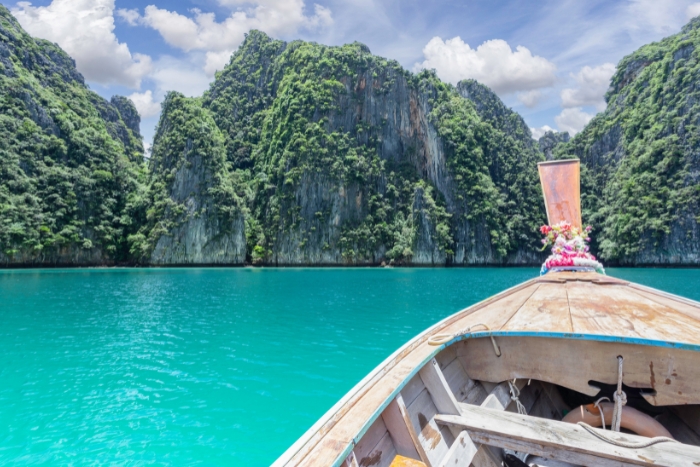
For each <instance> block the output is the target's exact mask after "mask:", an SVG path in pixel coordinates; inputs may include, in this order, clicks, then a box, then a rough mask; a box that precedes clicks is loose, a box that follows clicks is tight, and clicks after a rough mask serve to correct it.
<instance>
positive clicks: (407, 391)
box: [401, 375, 425, 405]
mask: <svg viewBox="0 0 700 467" xmlns="http://www.w3.org/2000/svg"><path fill="white" fill-rule="evenodd" d="M423 389H425V384H423V380H422V379H421V378H420V376H418V375H415V376H414V377H413V378H411V380H410V381H409V382H408V383H406V386H404V388H403V389H402V390H401V396H402V397H403V401H404V403H405V404H406V405H411V404H413V401H414V400H416V397H418V394H420V393H421V392H422V391H423Z"/></svg>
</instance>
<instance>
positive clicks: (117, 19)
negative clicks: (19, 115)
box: [3, 0, 700, 147]
mask: <svg viewBox="0 0 700 467" xmlns="http://www.w3.org/2000/svg"><path fill="white" fill-rule="evenodd" d="M3 2H4V4H5V6H7V7H8V8H9V9H10V11H11V12H12V13H13V14H14V15H15V17H16V18H17V19H18V20H19V22H20V23H21V24H22V26H23V27H24V28H25V29H26V30H27V31H28V32H29V33H30V34H32V35H33V36H36V37H41V38H44V39H48V40H50V41H53V42H56V43H57V44H58V45H60V46H61V47H62V48H63V49H64V50H65V51H66V52H68V53H69V54H70V55H71V56H72V57H73V58H74V59H75V61H76V65H77V67H78V70H79V71H80V72H81V73H82V74H83V75H84V76H85V79H86V81H87V82H88V84H89V86H90V88H91V89H93V90H94V91H95V92H97V93H99V94H100V95H102V96H104V97H105V98H107V99H109V98H110V97H111V96H113V95H115V94H120V95H125V96H127V97H129V98H131V99H132V101H134V104H135V105H136V108H137V109H138V111H139V113H140V115H141V118H142V122H141V132H142V134H143V135H144V142H145V144H146V146H147V147H150V143H151V142H152V140H153V135H154V132H155V127H156V125H157V122H158V117H159V114H160V102H161V101H162V99H163V97H164V95H165V93H166V92H167V91H171V90H175V91H179V92H181V93H183V94H185V95H187V96H199V95H201V94H202V93H203V92H204V91H205V90H206V89H207V88H208V87H209V84H210V83H211V82H212V81H213V79H214V74H215V72H216V71H217V70H220V69H222V68H223V67H224V66H225V65H226V63H228V60H229V58H230V55H231V54H232V53H233V52H234V51H235V50H236V49H237V48H238V46H239V45H240V44H241V42H242V41H243V39H244V37H245V36H244V34H245V33H246V32H247V31H249V30H250V29H259V30H262V31H264V32H266V33H267V34H269V35H270V36H272V37H274V38H277V39H282V40H295V39H303V40H308V41H315V42H318V43H321V44H327V45H342V44H346V43H350V42H355V41H359V42H362V43H364V44H366V45H367V46H368V47H369V48H370V50H371V51H372V53H374V54H376V55H380V56H383V57H386V58H390V59H394V60H397V61H398V62H399V63H401V65H403V66H404V67H405V68H406V69H409V70H411V71H414V72H416V71H419V70H421V69H423V68H433V69H435V70H436V71H437V74H438V76H439V77H440V78H441V79H442V80H444V81H447V82H450V83H453V84H456V83H457V82H458V81H460V80H462V79H465V78H473V79H476V80H477V81H479V82H481V83H484V84H486V85H488V86H489V87H490V88H491V89H493V90H494V91H495V92H496V93H497V94H498V95H499V96H500V97H501V99H503V101H504V102H505V103H506V105H508V106H509V107H511V108H512V109H513V110H515V111H517V112H518V113H520V114H521V115H522V116H523V118H524V119H525V121H526V122H527V124H528V125H529V126H530V128H531V129H532V132H533V137H539V136H540V135H541V134H542V133H543V132H544V131H545V130H548V129H554V130H558V131H568V132H569V133H570V134H572V135H573V134H575V133H576V132H578V131H580V130H581V129H582V128H583V127H584V125H585V124H586V123H587V122H588V121H589V120H590V119H591V118H592V117H593V116H594V115H595V114H596V113H597V112H600V111H603V110H604V109H605V101H604V99H603V96H604V94H605V91H606V90H607V88H608V85H609V83H610V78H611V76H612V75H613V73H614V71H615V66H616V64H617V63H618V62H619V61H620V60H621V59H622V58H623V57H624V56H625V55H627V54H629V53H631V52H633V51H634V50H636V49H637V48H639V47H640V46H642V45H644V44H647V43H650V42H654V41H658V40H659V39H662V38H663V37H666V36H669V35H671V34H675V33H677V32H678V31H679V30H680V29H681V27H682V26H683V25H684V24H685V23H686V22H687V21H688V20H689V19H690V18H692V17H694V16H697V15H700V2H694V1H690V0H617V1H615V0H537V1H528V0H488V1H487V0H480V1H475V0H463V1H457V0H432V1H425V0H422V1H417V0H318V1H313V0H250V1H249V0H148V1H138V0H34V1H32V2H28V1H20V2H16V3H7V2H5V0H3Z"/></svg>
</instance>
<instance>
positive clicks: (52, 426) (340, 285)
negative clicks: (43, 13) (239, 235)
mask: <svg viewBox="0 0 700 467" xmlns="http://www.w3.org/2000/svg"><path fill="white" fill-rule="evenodd" d="M609 273H610V274H611V275H614V276H618V277H623V278H626V279H630V280H634V281H636V282H640V283H643V284H647V285H650V286H654V287H657V288H661V289H664V290H667V291H670V292H673V293H677V294H680V295H685V296H687V297H691V298H694V299H696V300H700V270H687V269H686V270H673V269H656V270H654V269H636V270H632V269H629V270H625V269H618V270H610V271H609ZM536 274H537V270H536V269H530V268H526V269H525V268H521V269H515V268H513V269H94V270H19V271H0V355H1V356H2V359H1V360H0V465H8V464H9V465H77V466H82V465H105V464H109V465H174V466H186V465H187V466H189V465H211V466H230V465H234V466H265V465H269V464H270V463H271V462H272V461H274V459H276V458H277V456H279V455H280V454H281V453H282V452H283V451H284V450H285V449H286V448H287V447H288V446H289V445H290V444H291V443H292V442H294V440H295V439H296V438H298V437H299V436H300V435H301V434H302V433H303V432H304V431H306V429H307V428H308V427H309V426H310V425H312V424H313V423H314V422H315V421H316V420H317V419H318V418H319V417H320V416H321V415H322V414H323V413H324V412H325V411H326V410H327V409H328V408H329V407H331V406H332V405H333V404H334V403H335V402H336V401H337V400H338V399H339V398H340V397H341V396H342V395H343V394H344V393H345V392H346V391H348V390H349V389H350V388H351V387H352V386H353V385H355V383H357V381H359V380H360V379H361V378H362V377H364V375H365V374H367V373H368V372H369V371H370V370H372V368H374V367H375V366H376V365H377V364H378V363H380V362H381V361H382V360H383V359H384V358H385V357H386V356H388V355H389V354H391V353H392V352H393V351H394V350H395V349H396V348H398V347H399V346H400V345H402V344H403V343H404V342H406V341H407V340H408V339H410V338H411V337H413V336H414V335H416V334H417V333H419V332H420V331H422V330H423V329H425V328H426V327H428V326H430V325H431V324H433V323H435V322H436V321H438V320H440V319H442V318H444V317H445V316H448V315H450V314H452V313H454V312H456V311H458V310H460V309H461V308H464V307H466V306H468V305H471V304H473V303H475V302H477V301H479V300H481V299H484V298H486V297H488V296H490V295H492V294H494V293H497V292H499V291H501V290H503V289H505V288H507V287H510V286H513V285H515V284H517V283H519V282H522V281H524V280H526V279H529V278H531V277H534V276H535V275H536Z"/></svg>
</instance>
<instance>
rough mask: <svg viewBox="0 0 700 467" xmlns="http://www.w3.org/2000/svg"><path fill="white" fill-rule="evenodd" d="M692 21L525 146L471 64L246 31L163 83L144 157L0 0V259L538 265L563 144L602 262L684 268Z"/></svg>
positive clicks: (692, 243)
mask: <svg viewBox="0 0 700 467" xmlns="http://www.w3.org/2000/svg"><path fill="white" fill-rule="evenodd" d="M699 21H700V20H697V19H696V20H693V21H692V22H691V23H690V24H689V25H688V26H686V27H685V28H684V29H683V31H682V32H681V33H680V34H678V35H676V36H673V37H670V38H668V39H665V40H664V41H661V42H659V43H655V44H651V45H649V46H646V47H643V48H641V49H640V50H639V51H637V52H635V53H634V54H632V55H630V56H629V57H626V58H625V59H623V60H622V61H621V62H620V65H619V66H618V70H617V73H616V74H615V76H614V77H613V79H612V83H611V87H610V91H609V92H608V94H607V97H606V99H607V102H608V108H607V110H606V111H605V112H603V113H602V114H599V115H598V116H596V117H595V118H594V119H593V120H592V121H591V122H590V124H589V125H588V126H587V127H586V128H585V129H584V130H583V131H582V132H581V133H579V134H578V135H576V137H575V138H573V139H571V140H569V138H568V134H566V133H547V134H545V135H544V136H543V137H542V138H541V139H540V140H539V141H538V142H535V141H534V140H533V139H532V137H531V133H530V130H529V128H528V127H527V125H526V124H525V122H524V121H523V119H522V117H520V116H519V115H518V114H517V113H515V112H513V111H512V110H510V109H509V108H507V107H506V106H505V105H504V104H503V102H501V100H500V99H499V98H498V97H497V96H496V95H495V94H494V93H493V92H491V90H489V89H488V88H487V87H486V86H483V85H481V84H479V83H477V82H475V81H471V80H466V81H463V82H461V83H459V84H458V85H457V86H451V85H448V84H445V83H443V82H441V81H440V80H439V79H438V78H437V77H436V76H435V74H434V73H433V72H429V71H424V72H421V73H418V74H412V73H410V72H408V71H406V70H404V69H403V68H402V67H401V66H400V65H399V64H398V63H396V62H394V61H390V60H386V59H383V58H381V57H376V56H374V55H372V54H371V53H370V51H369V49H368V48H367V47H366V46H364V45H362V44H359V43H354V44H348V45H345V46H342V47H326V46H322V45H319V44H315V43H306V42H302V41H295V42H290V43H286V42H282V41H276V40H272V39H271V38H269V37H268V36H266V35H265V34H263V33H261V32H259V31H251V32H250V33H249V34H248V35H247V37H246V40H245V41H244V43H243V44H242V45H241V47H240V48H239V50H238V51H237V52H236V53H235V54H234V55H233V56H232V57H231V61H230V63H229V64H228V65H227V66H226V68H225V69H224V70H223V71H222V72H220V73H219V74H217V78H216V80H215V81H214V83H212V85H211V87H210V89H209V90H208V91H207V92H206V93H204V95H203V96H201V97H199V98H186V97H184V96H182V95H180V94H177V93H170V94H169V95H168V96H167V98H166V99H165V102H164V104H163V112H162V114H161V119H160V122H159V124H158V128H157V131H156V137H155V140H154V144H153V148H152V149H153V151H152V157H151V158H150V159H149V161H148V162H147V163H144V160H143V145H142V141H141V136H140V134H139V125H140V119H139V116H138V113H137V111H136V109H135V108H134V106H133V103H131V102H130V101H129V100H128V99H126V98H123V97H119V96H115V97H113V98H112V99H111V101H110V102H108V101H106V100H104V99H102V98H101V97H99V96H98V95H97V94H95V93H93V92H91V91H90V90H89V89H88V88H87V87H86V86H85V83H84V80H83V78H82V76H81V75H80V74H79V73H78V72H77V71H76V69H75V64H74V62H73V61H72V59H71V58H70V57H68V56H67V55H66V54H65V53H64V52H63V51H61V50H60V48H58V47H57V46H56V45H55V44H50V43H48V42H46V41H41V40H35V39H32V38H31V37H29V36H28V35H27V34H26V33H24V31H22V29H21V28H20V26H19V25H18V24H17V22H16V21H15V20H14V18H12V16H11V15H10V14H9V12H8V11H7V10H6V9H5V8H4V7H2V6H0V98H1V99H0V100H1V101H2V103H3V104H2V105H3V112H2V114H0V264H1V265H5V266H13V265H54V264H55V265H102V264H154V265H185V264H187V265H192V264H212V265H213V264H216V265H224V264H225V265H241V264H245V263H252V264H262V265H372V264H380V263H382V262H386V263H389V264H403V265H486V264H494V265H505V264H540V263H541V261H542V259H543V254H542V253H540V252H539V249H538V248H537V246H538V245H539V234H538V227H539V226H540V225H541V224H542V223H544V222H545V221H546V218H545V214H544V206H543V201H542V195H541V190H540V187H539V178H538V175H537V168H536V165H537V162H539V161H542V160H545V157H546V158H547V159H551V158H567V157H578V158H580V159H581V160H582V163H583V169H582V185H583V186H582V193H583V198H582V199H583V208H584V219H585V220H586V221H587V222H589V223H591V224H593V225H594V226H596V228H597V229H598V230H597V231H596V234H595V235H594V241H597V243H594V249H596V250H597V251H599V252H600V253H601V256H602V258H603V260H605V261H606V262H607V263H608V264H611V263H612V264H614V263H618V264H698V263H700V240H699V238H700V228H699V227H698V219H700V206H699V204H700V201H699V198H700V196H699V195H698V193H700V150H699V149H698V148H700V136H699V135H698V130H697V128H696V127H697V123H696V122H697V121H698V119H700V114H699V112H700V110H699V109H700V107H699V106H698V102H700V88H698V86H697V81H698V80H697V77H698V73H699V72H700V68H699V67H700V61H699V60H700V55H698V47H697V45H700V44H699V43H700V33H699V32H698V30H699V25H698V23H699Z"/></svg>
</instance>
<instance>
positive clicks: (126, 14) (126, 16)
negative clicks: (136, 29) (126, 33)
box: [115, 8, 141, 26]
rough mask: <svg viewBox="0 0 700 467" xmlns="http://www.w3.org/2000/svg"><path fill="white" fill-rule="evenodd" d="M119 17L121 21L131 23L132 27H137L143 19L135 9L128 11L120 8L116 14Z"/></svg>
mask: <svg viewBox="0 0 700 467" xmlns="http://www.w3.org/2000/svg"><path fill="white" fill-rule="evenodd" d="M115 13H116V14H117V16H119V17H120V18H121V19H123V20H124V21H126V22H127V23H129V24H130V25H131V26H136V25H137V24H138V23H139V19H141V15H140V14H139V10H137V9H135V8H133V9H130V10H127V9H125V8H120V9H118V10H117V11H116V12H115Z"/></svg>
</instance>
